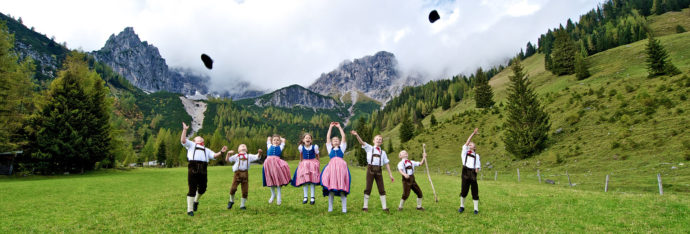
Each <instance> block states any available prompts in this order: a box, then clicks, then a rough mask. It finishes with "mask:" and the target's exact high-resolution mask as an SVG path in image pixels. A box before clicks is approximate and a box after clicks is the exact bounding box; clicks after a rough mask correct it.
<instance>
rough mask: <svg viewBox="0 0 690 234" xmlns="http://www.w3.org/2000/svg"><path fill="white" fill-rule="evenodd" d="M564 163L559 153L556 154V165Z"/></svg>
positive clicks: (563, 158)
mask: <svg viewBox="0 0 690 234" xmlns="http://www.w3.org/2000/svg"><path fill="white" fill-rule="evenodd" d="M564 162H565V157H564V156H563V155H561V154H560V153H557V154H556V163H558V164H561V163H564Z"/></svg>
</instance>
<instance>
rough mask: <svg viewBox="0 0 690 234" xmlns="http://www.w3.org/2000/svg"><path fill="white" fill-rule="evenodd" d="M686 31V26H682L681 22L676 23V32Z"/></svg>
mask: <svg viewBox="0 0 690 234" xmlns="http://www.w3.org/2000/svg"><path fill="white" fill-rule="evenodd" d="M684 32H686V31H685V28H683V26H681V25H680V24H679V25H676V33H684Z"/></svg>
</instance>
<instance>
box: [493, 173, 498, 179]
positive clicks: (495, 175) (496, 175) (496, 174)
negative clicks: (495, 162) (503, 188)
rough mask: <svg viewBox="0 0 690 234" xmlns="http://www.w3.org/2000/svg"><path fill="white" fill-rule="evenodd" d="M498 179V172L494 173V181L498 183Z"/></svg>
mask: <svg viewBox="0 0 690 234" xmlns="http://www.w3.org/2000/svg"><path fill="white" fill-rule="evenodd" d="M497 177H498V171H494V181H496V178H497Z"/></svg>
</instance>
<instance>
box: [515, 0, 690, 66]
mask: <svg viewBox="0 0 690 234" xmlns="http://www.w3.org/2000/svg"><path fill="white" fill-rule="evenodd" d="M688 5H690V0H654V1H650V0H608V1H606V2H604V3H603V4H601V5H599V6H597V7H596V8H595V9H592V10H591V11H589V12H588V13H587V14H584V15H582V16H580V19H579V21H578V22H577V23H573V21H572V20H571V19H568V21H567V22H566V25H565V26H563V25H560V26H559V27H557V28H554V29H553V30H551V29H550V30H548V32H547V33H545V34H542V35H541V36H540V37H539V39H538V51H539V52H541V53H543V54H544V55H545V60H544V65H545V67H546V69H547V70H549V71H551V72H552V73H553V74H555V75H567V74H574V73H577V77H578V78H579V79H584V78H586V77H588V76H589V73H588V71H587V64H586V63H585V62H586V61H585V58H586V57H587V56H589V55H592V54H595V53H598V52H601V51H604V50H607V49H610V48H614V47H617V46H620V45H625V44H629V43H632V42H635V41H639V40H642V39H645V38H647V35H648V33H650V30H649V29H648V27H647V20H646V16H649V15H652V14H655V15H660V14H663V13H666V12H668V11H680V10H681V9H683V8H687V7H688ZM527 51H529V52H532V51H533V48H532V46H531V44H530V43H528V45H527ZM529 52H528V53H527V54H525V56H524V57H529V56H530V55H532V54H533V53H529ZM521 54H522V52H521Z"/></svg>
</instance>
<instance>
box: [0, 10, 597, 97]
mask: <svg viewBox="0 0 690 234" xmlns="http://www.w3.org/2000/svg"><path fill="white" fill-rule="evenodd" d="M599 2H600V0H571V1H562V0H482V1H475V0H466V1H417V0H405V1H400V0H377V1H370V0H334V1H321V0H300V1H285V0H275V1H273V0H244V1H224V0H205V1H181V0H179V1H165V0H149V1H138V0H128V1H115V0H107V1H88V0H71V1H31V0H26V1H11V2H6V3H4V4H3V7H2V8H3V9H1V11H3V13H6V14H7V13H10V14H12V15H13V16H15V17H17V16H22V18H23V20H24V22H25V25H29V26H35V27H36V29H37V31H39V32H42V33H45V34H47V35H49V36H51V35H55V36H56V38H57V39H56V40H57V41H67V44H68V46H70V47H71V48H82V49H83V50H86V51H91V50H97V49H99V48H100V47H102V46H103V44H104V43H105V41H106V40H107V38H108V36H110V35H111V34H113V33H118V32H120V31H122V30H123V29H124V28H125V27H126V26H133V27H134V30H135V31H136V32H137V33H138V34H139V36H140V38H141V39H142V40H146V41H148V42H149V43H151V44H153V45H155V46H157V47H158V48H159V50H160V52H161V54H162V56H163V57H164V58H165V59H166V61H167V62H168V64H169V65H171V66H181V67H187V68H190V69H193V70H196V71H198V72H203V73H206V74H207V75H209V76H210V77H211V80H212V83H213V85H212V87H213V88H214V89H216V90H223V89H228V90H229V89H231V87H235V86H234V84H236V83H238V82H239V81H248V82H249V83H251V84H252V85H253V86H255V87H260V88H263V89H276V88H280V87H284V86H287V85H290V84H300V85H303V86H308V85H310V84H311V83H312V82H313V81H314V80H316V78H318V77H319V75H320V74H321V73H325V72H329V71H331V70H333V69H334V68H336V67H337V66H338V64H340V63H341V62H342V61H344V60H347V59H353V58H359V57H363V56H366V55H372V54H374V53H376V52H377V51H381V50H386V51H390V52H392V53H394V54H395V55H396V57H397V58H398V60H399V63H400V66H401V69H402V70H403V71H409V72H415V73H420V74H424V78H425V79H438V78H446V77H449V76H452V75H455V74H458V73H471V72H472V71H474V70H475V69H476V68H477V67H478V66H484V67H487V66H491V65H496V64H498V63H502V62H504V61H505V59H506V58H508V57H511V56H513V55H514V54H516V53H517V52H518V51H519V50H520V48H524V46H525V44H526V43H527V41H532V42H533V43H535V42H536V39H537V37H538V36H539V35H540V34H541V33H543V32H545V31H546V30H547V29H548V28H553V27H556V26H557V25H558V24H559V23H563V22H565V21H566V20H567V19H568V18H573V19H574V20H576V19H577V17H578V16H579V15H581V14H583V13H586V12H587V11H588V10H590V9H592V8H594V7H595V6H596V5H597V4H598V3H599ZM36 5H41V6H42V7H40V8H37V7H35V6H36ZM433 9H436V10H437V11H438V12H439V13H440V15H441V19H440V20H439V21H437V22H436V23H434V24H430V23H429V21H428V19H427V16H428V13H429V12H430V11H431V10H433ZM201 53H206V54H208V55H210V56H211V57H212V58H213V59H214V69H213V70H210V71H209V70H205V69H204V68H203V64H202V63H201V61H200V60H199V55H200V54H201Z"/></svg>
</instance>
